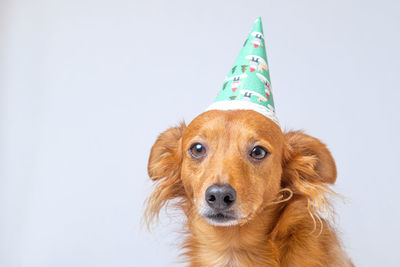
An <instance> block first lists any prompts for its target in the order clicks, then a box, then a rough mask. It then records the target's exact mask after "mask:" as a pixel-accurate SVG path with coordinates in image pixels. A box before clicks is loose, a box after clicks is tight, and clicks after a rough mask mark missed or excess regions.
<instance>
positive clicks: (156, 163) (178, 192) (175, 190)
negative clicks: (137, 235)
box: [144, 122, 186, 227]
mask: <svg viewBox="0 0 400 267" xmlns="http://www.w3.org/2000/svg"><path fill="white" fill-rule="evenodd" d="M185 128H186V125H185V123H183V122H182V123H181V124H180V125H179V126H177V127H173V128H170V129H168V130H166V131H165V132H163V133H162V134H160V136H159V137H158V138H157V140H156V142H155V143H154V145H153V147H152V148H151V152H150V157H149V163H148V166H147V169H148V173H149V177H150V179H151V180H153V181H156V182H157V183H156V186H155V188H154V190H153V192H152V193H151V195H150V196H149V198H148V199H147V201H146V210H145V214H144V220H145V223H146V225H147V227H150V226H151V224H152V223H153V221H154V220H155V219H158V215H159V212H160V210H161V208H162V207H164V206H165V205H166V204H167V203H168V201H169V200H172V199H175V198H181V199H182V198H184V196H185V191H184V188H183V184H182V182H181V177H180V170H181V161H182V149H181V141H182V134H183V131H184V130H185Z"/></svg>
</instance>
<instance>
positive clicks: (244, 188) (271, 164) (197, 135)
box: [144, 110, 354, 267]
mask: <svg viewBox="0 0 400 267" xmlns="http://www.w3.org/2000/svg"><path fill="white" fill-rule="evenodd" d="M148 174H149V177H150V178H151V180H153V181H155V182H156V184H155V188H154V191H153V192H152V193H151V195H150V196H149V198H148V200H147V207H146V211H145V215H144V218H145V220H146V222H147V224H151V223H152V222H153V221H154V219H155V218H157V216H158V214H159V212H160V210H161V208H163V207H164V206H165V205H166V204H167V203H169V202H171V201H173V202H174V203H175V205H176V206H177V207H178V208H179V209H181V210H182V211H183V212H184V214H185V216H186V217H187V220H186V223H185V224H186V225H185V228H186V233H187V236H186V239H185V241H184V243H183V245H182V249H183V255H184V258H185V260H186V261H187V263H188V265H189V266H231V267H233V266H253V267H254V266H282V267H284V266H285V267H286V266H287V267H303V266H307V267H311V266H324V267H329V266H345V267H347V266H354V265H353V264H352V262H351V260H350V259H349V257H348V256H347V254H346V253H345V251H344V249H343V248H342V245H341V242H340V240H339V238H338V236H337V234H336V230H335V228H334V226H333V223H332V220H331V216H330V215H332V214H333V209H332V206H331V205H330V201H329V199H330V195H332V194H333V195H334V194H335V193H334V192H333V191H332V189H331V188H330V187H329V186H330V185H332V184H334V183H335V181H336V176H337V172H336V166H335V161H334V159H333V157H332V155H331V153H330V152H329V150H328V148H327V147H326V145H325V144H323V143H322V142H321V141H319V140H318V139H316V138H314V137H312V136H309V135H307V134H305V133H303V132H301V131H287V132H283V131H282V130H281V129H280V127H279V126H278V125H277V124H276V123H274V122H273V121H272V120H270V119H269V118H267V117H266V116H263V115H261V114H260V113H258V112H255V111H253V110H210V111H206V112H204V113H202V114H200V115H199V116H198V117H196V118H195V119H194V120H193V121H192V122H191V123H190V124H189V125H188V126H186V125H185V124H184V123H181V124H180V125H179V126H177V127H173V128H170V129H168V130H166V131H165V132H163V133H162V134H161V135H160V136H159V137H158V139H157V140H156V142H155V143H154V145H153V147H152V148H151V153H150V157H149V162H148Z"/></svg>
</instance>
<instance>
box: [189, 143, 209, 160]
mask: <svg viewBox="0 0 400 267" xmlns="http://www.w3.org/2000/svg"><path fill="white" fill-rule="evenodd" d="M189 152H190V155H191V156H192V157H193V158H196V159H199V158H202V157H203V156H204V155H205V154H206V149H205V147H204V146H203V145H202V144H200V143H194V144H193V145H192V146H191V147H190V149H189Z"/></svg>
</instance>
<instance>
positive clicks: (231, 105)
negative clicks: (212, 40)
mask: <svg viewBox="0 0 400 267" xmlns="http://www.w3.org/2000/svg"><path fill="white" fill-rule="evenodd" d="M214 109H217V110H235V109H250V110H254V111H257V112H259V113H261V114H263V115H265V116H267V117H268V118H270V119H271V120H272V121H274V122H275V123H276V124H278V125H279V121H278V118H277V117H276V114H275V107H274V98H273V97H272V92H271V79H270V77H269V67H268V61H267V53H266V52H265V41H264V35H263V27H262V24H261V18H260V17H258V18H257V19H256V21H255V22H254V26H253V29H252V30H251V32H250V34H249V36H248V37H247V39H246V41H245V42H244V44H243V47H242V49H241V50H240V53H239V56H238V58H237V59H236V61H235V63H234V64H233V67H232V69H231V70H230V71H229V73H228V75H227V76H226V78H225V80H224V84H223V86H222V89H221V91H220V92H219V94H218V95H217V98H216V99H215V100H214V102H213V103H212V104H211V106H209V107H208V108H207V110H214Z"/></svg>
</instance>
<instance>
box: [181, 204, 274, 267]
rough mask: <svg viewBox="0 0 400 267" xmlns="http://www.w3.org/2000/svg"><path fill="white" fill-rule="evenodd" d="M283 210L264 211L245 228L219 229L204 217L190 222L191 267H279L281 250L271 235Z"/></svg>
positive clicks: (187, 254)
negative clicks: (278, 252)
mask: <svg viewBox="0 0 400 267" xmlns="http://www.w3.org/2000/svg"><path fill="white" fill-rule="evenodd" d="M279 210H280V208H278V207H273V208H268V209H264V210H263V211H262V212H261V213H259V214H257V215H255V216H254V218H252V219H251V220H250V221H249V222H247V223H246V224H243V225H235V226H229V227H217V226H212V225H210V224H209V223H207V222H206V221H205V220H204V219H203V218H202V217H200V216H195V217H192V218H191V219H189V221H188V226H189V229H190V233H191V236H189V237H188V239H187V240H186V244H185V247H186V248H187V249H191V250H188V251H187V252H186V256H188V257H189V259H190V262H191V263H192V264H191V266H229V267H234V266H235V267H236V266H276V259H277V248H276V247H275V246H274V244H273V243H272V242H269V240H270V239H271V234H272V230H273V228H274V226H275V225H276V223H277V222H276V221H273V219H272V218H275V220H276V218H278V217H279V215H278V213H279Z"/></svg>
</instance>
